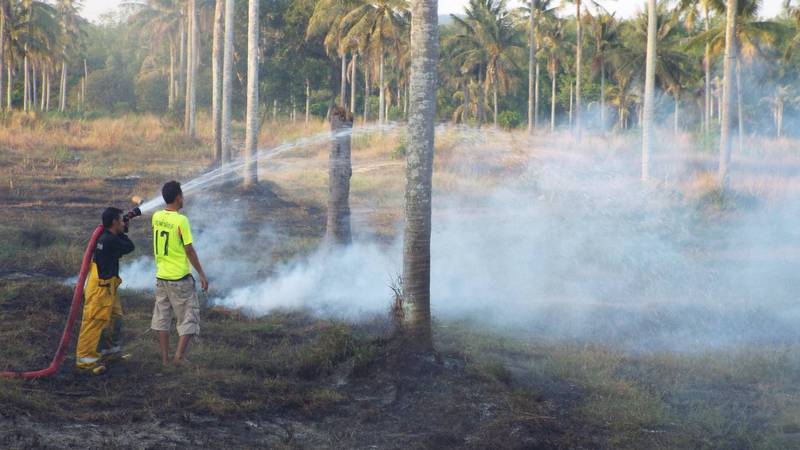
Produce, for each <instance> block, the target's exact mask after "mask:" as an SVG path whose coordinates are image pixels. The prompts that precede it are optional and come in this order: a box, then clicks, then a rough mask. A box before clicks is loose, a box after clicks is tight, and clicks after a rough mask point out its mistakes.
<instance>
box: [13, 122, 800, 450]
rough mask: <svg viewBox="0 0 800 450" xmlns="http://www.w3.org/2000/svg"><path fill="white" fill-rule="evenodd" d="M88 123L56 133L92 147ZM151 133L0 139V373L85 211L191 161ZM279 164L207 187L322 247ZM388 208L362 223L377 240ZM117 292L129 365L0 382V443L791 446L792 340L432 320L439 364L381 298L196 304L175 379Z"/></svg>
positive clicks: (130, 295)
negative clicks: (761, 341)
mask: <svg viewBox="0 0 800 450" xmlns="http://www.w3.org/2000/svg"><path fill="white" fill-rule="evenodd" d="M91 126H92V125H91V124H80V125H75V124H67V125H62V126H60V128H67V129H70V127H78V128H80V129H81V130H83V131H82V132H85V133H86V134H87V135H88V136H91V133H93V131H92V128H91ZM87 130H88V131H87ZM19 132H20V133H41V130H38V129H21V130H20V131H19ZM129 132H130V133H136V132H137V130H136V129H135V128H134V129H132V130H130V131H129ZM20 139H21V138H20ZM54 139H56V140H57V139H59V138H57V137H56V138H54ZM121 139H125V138H124V136H123V137H121ZM153 139H156V141H157V142H156V141H153V142H150V141H145V142H144V143H137V144H132V145H133V147H131V148H124V147H122V150H123V151H122V153H114V152H111V153H108V152H105V151H101V150H99V149H98V148H95V147H93V146H92V145H91V144H90V143H83V144H81V145H66V146H64V144H58V145H56V146H55V147H47V146H46V145H44V146H42V147H37V148H36V149H33V148H26V147H24V146H22V145H20V144H16V143H0V146H2V148H1V149H0V151H2V155H0V217H2V220H0V242H2V244H0V370H8V369H23V368H24V369H30V368H39V367H43V366H46V365H47V364H48V362H49V359H50V357H51V356H50V352H51V351H52V349H53V348H54V346H55V343H56V342H57V339H58V337H59V335H60V333H61V327H62V326H63V320H64V317H65V314H66V311H67V308H68V307H69V301H70V297H71V286H68V285H66V284H65V283H64V282H63V281H64V279H66V277H69V276H72V275H74V273H73V272H74V270H75V268H76V267H77V266H78V261H79V259H80V254H81V253H82V251H83V245H84V243H85V240H86V238H87V235H88V233H89V232H90V231H91V229H92V228H93V227H94V224H95V223H96V221H97V215H98V211H100V210H101V209H102V207H104V206H105V205H107V204H109V203H113V204H118V205H126V204H129V203H128V199H129V198H130V196H131V195H132V194H142V193H143V192H152V191H153V189H152V186H154V185H158V184H159V183H161V182H162V181H163V179H164V177H167V176H169V177H171V176H173V175H175V176H188V175H190V174H193V173H200V172H202V171H203V170H205V169H206V168H207V167H208V163H209V161H208V160H207V159H206V158H205V157H203V156H198V157H196V158H194V159H190V161H191V163H190V164H187V165H184V166H181V167H179V168H177V169H174V172H173V170H172V169H170V170H169V171H164V172H166V173H160V172H159V171H158V167H157V164H154V163H150V162H147V161H145V160H144V159H143V155H147V154H148V153H147V152H148V151H153V148H154V147H153V146H155V145H156V144H158V145H165V144H164V142H167V143H169V145H172V146H174V147H175V148H178V149H179V150H176V152H177V153H176V154H175V155H173V156H174V158H175V159H174V160H172V161H171V165H170V167H173V168H174V167H176V166H178V164H177V163H176V161H177V160H186V158H184V157H185V155H186V154H191V152H200V151H204V150H201V149H202V148H204V145H205V144H207V143H204V142H202V141H201V142H199V143H185V142H184V141H183V140H182V138H180V137H179V132H178V131H174V130H173V131H170V130H166V131H163V134H162V135H159V136H158V137H157V138H153ZM112 142H113V141H112ZM12 144H13V145H12ZM54 145H55V144H54ZM103 145H107V144H103ZM120 145H121V144H120ZM376 145H378V147H379V148H380V149H382V150H381V151H382V152H383V153H380V154H379V153H376V154H375V155H370V156H371V157H372V159H370V160H369V161H368V162H367V163H365V164H364V165H363V166H362V167H360V168H357V170H361V171H362V172H363V171H370V170H372V169H374V168H376V167H382V168H387V167H388V168H389V169H390V172H389V175H387V176H386V177H387V179H388V177H395V176H397V173H398V172H400V170H401V166H400V165H399V164H397V162H396V161H395V158H393V157H392V156H390V155H389V153H390V152H389V150H391V145H389V144H385V143H380V142H379V143H377V144H376ZM181 146H183V147H181ZM184 147H185V148H184ZM387 148H388V149H389V150H387ZM54 155H57V156H54ZM159 158H160V159H163V160H169V157H166V156H163V155H160V156H159ZM159 158H156V159H159ZM510 158H511V159H513V155H512V156H511V157H510ZM89 159H92V160H93V162H92V164H91V167H89V168H87V161H88V160H89ZM142 161H144V162H142ZM446 161H447V158H446V156H445V158H444V162H442V163H440V164H446ZM318 162H319V161H317V160H315V159H314V158H311V160H310V162H309V165H310V166H313V167H317V168H318V166H319V164H318ZM504 164H505V165H506V166H507V169H508V170H516V167H515V166H514V165H513V164H508V162H507V161H506V162H504ZM280 167H281V166H280V164H277V163H276V164H275V165H274V167H273V168H270V169H267V173H271V174H273V175H274V176H272V177H269V179H270V180H271V181H270V182H269V183H264V184H263V185H262V187H260V188H259V190H258V191H256V192H251V193H241V192H238V191H236V190H235V189H236V188H235V187H230V186H227V187H226V186H222V187H220V188H219V189H217V190H215V193H213V194H212V195H216V196H217V197H216V198H217V200H220V201H224V199H225V198H227V197H228V196H229V195H230V194H231V192H235V193H236V196H237V198H239V199H240V202H242V203H241V204H242V205H243V209H245V210H246V211H248V215H249V216H248V221H249V222H252V223H259V224H264V223H266V224H269V225H270V226H271V227H273V228H274V229H276V230H278V231H279V232H281V233H283V234H282V236H283V237H285V238H286V239H283V240H282V241H283V242H284V244H283V246H281V247H279V248H276V249H274V251H275V254H276V255H277V256H278V257H279V258H280V257H284V258H288V257H290V256H293V255H296V254H298V253H302V252H306V251H309V249H310V248H314V247H315V245H316V244H317V243H318V242H319V239H320V237H321V236H322V234H323V232H324V205H323V204H322V202H321V201H320V200H319V198H318V197H315V196H314V195H306V194H307V193H309V192H311V191H314V192H316V191H315V190H314V187H315V186H316V185H315V183H318V181H319V180H317V179H316V178H315V179H314V180H311V181H308V180H306V184H303V185H301V184H300V183H299V182H297V180H299V179H300V177H301V176H302V175H300V174H297V173H291V172H286V171H282V170H281V169H280ZM480 170H487V169H486V168H485V167H481V168H480ZM492 170H494V169H492ZM497 170H498V171H499V173H500V174H501V175H502V173H503V172H502V170H501V168H498V169H497ZM126 174H135V176H128V175H126ZM272 180H274V181H272ZM315 180H316V181H315ZM382 182H383V181H377V182H374V183H375V184H370V185H355V186H354V197H355V198H354V203H355V205H354V207H355V208H358V207H366V206H365V205H366V200H364V199H365V198H367V197H370V196H373V197H370V198H374V196H378V197H379V196H380V195H381V194H380V191H381V190H384V189H386V186H384V185H383V184H381V183H382ZM387 186H388V185H387ZM390 186H391V188H392V189H394V188H395V186H396V185H395V184H391V185H390ZM390 206H392V207H394V206H396V205H393V204H392V205H390ZM387 209H390V208H387ZM396 214H397V213H396V212H392V211H387V210H382V211H379V212H376V214H374V215H372V216H370V217H368V218H367V219H366V220H368V221H369V222H370V224H371V225H373V226H375V228H376V229H377V230H379V231H377V232H376V235H377V236H386V235H388V231H385V229H387V228H389V227H390V225H391V224H392V223H393V222H394V220H395V219H396ZM133 239H134V240H135V241H136V242H141V245H140V248H143V249H145V250H140V251H146V249H148V248H149V246H148V243H147V242H148V241H147V240H148V239H149V232H148V231H147V227H146V226H143V227H134V231H133ZM263 270H265V271H267V270H268V268H264V269H263ZM122 298H123V303H124V305H125V309H126V313H125V314H126V316H125V327H124V338H125V339H124V340H125V342H126V343H127V348H128V349H129V351H130V352H131V353H132V357H131V359H130V360H128V361H126V362H124V363H119V364H118V365H116V366H113V367H112V368H111V369H110V371H109V372H108V373H107V374H105V375H103V376H100V377H95V378H87V377H86V376H85V375H82V374H80V373H77V372H76V371H74V370H73V369H72V365H73V364H74V359H73V357H72V352H73V349H72V348H70V354H69V356H68V357H67V359H66V361H65V362H64V365H63V366H62V369H61V371H60V372H59V373H58V374H57V375H55V376H53V377H50V378H47V379H42V380H37V381H20V380H2V379H0V448H74V447H78V446H80V447H86V448H108V447H118V448H189V447H198V446H200V447H225V448H257V447H260V448H381V449H383V448H387V449H391V448H398V449H399V448H403V449H407V448H476V449H478V448H530V449H535V448H570V449H596V448H630V449H642V448H737V449H738V448H800V392H798V390H797V389H796V386H797V384H798V382H800V352H798V349H797V348H796V347H795V346H791V345H782V346H775V347H773V348H742V349H741V350H739V351H737V352H735V353H703V354H696V355H676V354H671V353H663V354H654V355H645V356H642V355H632V354H630V353H626V352H624V351H621V350H618V349H615V348H613V347H606V346H603V345H598V344H587V343H585V342H558V343H537V342H531V341H526V340H524V339H511V338H509V337H507V336H498V335H496V334H494V333H492V332H491V331H489V330H482V329H481V328H480V326H478V325H476V324H472V323H466V322H437V323H436V325H435V335H436V342H437V350H438V353H436V354H435V355H422V356H420V355H409V354H408V353H407V352H404V351H401V350H402V341H400V340H398V339H395V338H392V336H393V335H392V332H391V331H392V325H391V323H390V322H389V320H388V305H389V303H390V302H389V299H388V298H387V314H386V316H387V317H382V316H377V317H375V318H374V319H372V320H370V321H367V322H361V323H358V324H350V323H344V322H341V321H335V320H326V319H319V318H315V317H313V316H312V315H311V314H308V313H307V312H305V311H282V312H273V313H271V314H268V315H266V316H264V317H261V318H250V317H247V316H245V315H243V314H241V313H240V312H237V311H229V310H225V309H220V308H210V309H209V308H206V309H204V311H203V323H204V325H203V327H204V328H203V335H202V338H201V339H200V341H199V342H198V343H197V345H196V346H195V347H193V349H192V352H191V361H192V363H191V364H190V365H189V366H187V367H182V368H173V367H162V366H161V364H160V361H159V357H158V349H157V343H156V340H155V337H154V336H152V335H151V334H150V333H148V332H147V329H148V324H149V318H150V312H151V307H152V299H151V295H150V294H149V293H147V292H137V291H132V290H126V291H124V292H123V293H122ZM76 331H77V330H76ZM173 345H174V343H173Z"/></svg>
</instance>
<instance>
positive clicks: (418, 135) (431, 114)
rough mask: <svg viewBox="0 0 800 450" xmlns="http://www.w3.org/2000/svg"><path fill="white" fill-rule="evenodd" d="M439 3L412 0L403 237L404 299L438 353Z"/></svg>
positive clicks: (418, 339)
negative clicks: (434, 325) (434, 263)
mask: <svg viewBox="0 0 800 450" xmlns="http://www.w3.org/2000/svg"><path fill="white" fill-rule="evenodd" d="M436 3H437V2H436V1H435V0H411V41H410V43H411V77H410V85H411V86H410V92H411V101H410V105H409V107H410V111H409V119H408V156H407V157H406V194H405V200H406V207H405V219H406V220H405V232H404V234H403V294H404V295H405V300H406V301H407V302H409V303H410V306H411V308H410V312H411V317H409V318H408V319H409V320H408V330H409V331H410V335H411V336H412V343H413V344H414V346H415V347H416V348H417V349H421V350H430V349H432V348H433V338H432V333H431V289H430V287H431V192H432V184H433V183H432V179H433V148H434V147H433V144H434V133H435V132H434V124H435V122H436V85H437V76H436V65H437V62H438V59H439V26H438V17H437V13H436V10H437V8H436V7H437V5H436Z"/></svg>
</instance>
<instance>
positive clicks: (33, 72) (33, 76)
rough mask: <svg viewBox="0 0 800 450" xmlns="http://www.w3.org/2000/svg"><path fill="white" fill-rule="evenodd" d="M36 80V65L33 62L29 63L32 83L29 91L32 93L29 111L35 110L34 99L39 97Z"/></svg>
mask: <svg viewBox="0 0 800 450" xmlns="http://www.w3.org/2000/svg"><path fill="white" fill-rule="evenodd" d="M36 79H37V78H36V64H35V63H34V62H33V61H31V81H32V83H33V90H32V91H31V92H32V95H31V111H33V110H35V109H36V100H37V98H36V97H37V96H38V95H39V91H38V87H39V86H38V83H37V81H36Z"/></svg>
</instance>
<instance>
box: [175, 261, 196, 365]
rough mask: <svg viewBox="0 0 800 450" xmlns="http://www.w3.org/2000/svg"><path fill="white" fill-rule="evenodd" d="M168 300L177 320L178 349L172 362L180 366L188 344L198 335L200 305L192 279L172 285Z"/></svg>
mask: <svg viewBox="0 0 800 450" xmlns="http://www.w3.org/2000/svg"><path fill="white" fill-rule="evenodd" d="M170 293H171V296H170V299H171V301H172V308H173V309H174V310H175V315H176V316H177V319H178V327H177V328H178V336H180V338H179V339H178V349H177V350H176V351H175V357H174V362H175V363H176V364H180V362H181V361H183V360H184V359H185V358H186V353H187V352H188V350H189V342H191V340H192V337H193V336H194V335H196V334H199V333H200V303H199V302H198V300H197V291H196V290H195V282H194V278H192V277H188V278H185V279H183V280H181V281H179V282H176V283H173V286H172V289H171V292H170Z"/></svg>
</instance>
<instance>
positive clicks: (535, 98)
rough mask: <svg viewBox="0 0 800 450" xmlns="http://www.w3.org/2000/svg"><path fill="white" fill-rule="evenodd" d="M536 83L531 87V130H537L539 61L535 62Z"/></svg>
mask: <svg viewBox="0 0 800 450" xmlns="http://www.w3.org/2000/svg"><path fill="white" fill-rule="evenodd" d="M534 72H535V75H534V76H535V77H536V83H535V85H534V87H533V129H534V130H535V129H537V128H539V91H540V87H539V80H540V78H541V75H540V73H539V61H538V60H537V61H536V67H535V68H534Z"/></svg>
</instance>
